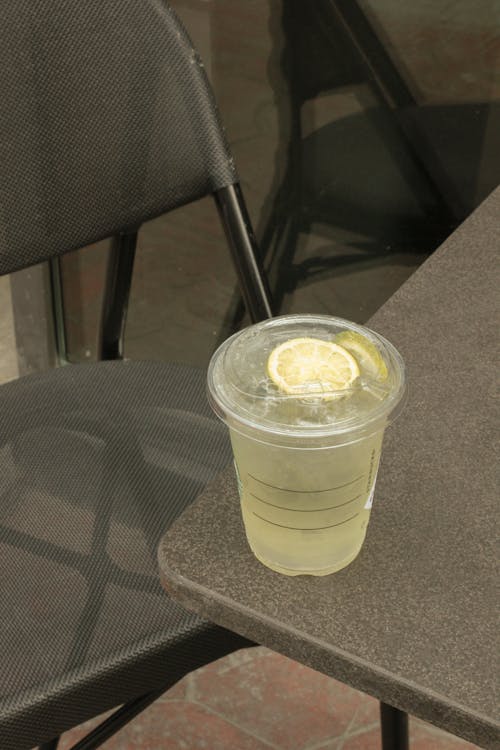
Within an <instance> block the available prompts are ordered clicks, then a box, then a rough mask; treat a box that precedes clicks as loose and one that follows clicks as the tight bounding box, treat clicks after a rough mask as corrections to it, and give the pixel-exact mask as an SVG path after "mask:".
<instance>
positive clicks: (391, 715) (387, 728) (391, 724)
mask: <svg viewBox="0 0 500 750" xmlns="http://www.w3.org/2000/svg"><path fill="white" fill-rule="evenodd" d="M380 727H381V731H382V750H408V748H409V744H408V714H406V713H405V712H404V711H400V710H399V708H394V707H393V706H388V705H387V703H382V702H381V703H380Z"/></svg>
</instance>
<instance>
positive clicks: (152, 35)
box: [0, 0, 237, 274]
mask: <svg viewBox="0 0 500 750" xmlns="http://www.w3.org/2000/svg"><path fill="white" fill-rule="evenodd" d="M0 41H1V44H0V99H1V101H2V113H1V116H0V164H1V169H0V274H2V273H8V272H10V271H14V270H16V269H19V268H22V267H24V266H28V265H31V264H33V263H36V262H39V261H41V260H45V259H47V258H49V257H51V256H54V255H58V254H61V253H63V252H66V251H67V250H71V249H75V248H78V247H82V246H84V245H87V244H90V243H91V242H94V241H96V240H98V239H102V238H104V237H108V236H111V235H113V234H116V233H117V232H118V231H120V230H125V229H133V228H136V227H137V226H138V225H140V224H141V223H142V222H143V221H145V220H147V219H149V218H152V217H154V216H158V215H160V214H162V213H164V212H165V211H168V210H170V209H172V208H174V207H176V206H179V205H182V204H183V203H186V202H189V201H192V200H195V199H197V198H200V197H202V196H204V195H207V194H208V193H211V192H213V191H214V190H217V189H219V188H221V187H224V186H226V185H230V184H233V183H235V182H236V181H237V175H236V172H235V168H234V165H233V161H232V158H231V154H230V152H229V149H228V146H227V143H226V139H225V136H224V133H223V130H222V126H221V124H220V121H219V118H218V114H217V109H216V106H215V103H214V99H213V95H212V92H211V89H210V86H209V84H208V81H207V78H206V75H205V71H204V69H203V65H202V63H201V60H200V59H199V57H198V55H197V53H196V52H195V50H194V49H193V46H192V44H191V42H190V40H189V37H188V36H187V34H186V32H185V30H184V28H183V26H182V25H181V24H180V22H179V21H178V19H177V17H176V16H175V14H174V12H173V11H172V10H171V9H170V8H169V7H168V5H167V4H166V3H165V2H163V1H162V0H85V2H82V1H81V0H3V1H2V3H1V4H0Z"/></svg>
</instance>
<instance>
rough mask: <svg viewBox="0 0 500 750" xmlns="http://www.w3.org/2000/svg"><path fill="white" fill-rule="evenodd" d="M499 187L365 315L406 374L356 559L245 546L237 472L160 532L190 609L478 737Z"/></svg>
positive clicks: (489, 559)
mask: <svg viewBox="0 0 500 750" xmlns="http://www.w3.org/2000/svg"><path fill="white" fill-rule="evenodd" d="M499 240H500V189H497V190H496V191H495V192H494V193H493V194H492V195H491V196H490V197H489V198H488V199H487V200H486V201H485V202H484V203H483V204H482V205H481V206H480V207H479V209H478V210H477V211H475V213H474V214H473V215H472V216H471V217H469V219H468V220H467V221H466V222H464V224H463V225H462V226H461V227H460V228H459V229H458V230H457V231H456V232H455V233H454V234H453V235H452V236H451V237H450V238H449V239H448V240H447V241H446V242H445V243H444V245H443V246H442V247H441V248H439V249H438V250H437V251H436V252H435V253H434V254H433V256H431V257H430V258H429V259H428V260H427V261H426V262H425V263H424V264H423V265H422V266H421V267H420V268H419V270H418V271H417V272H416V273H415V274H414V275H413V276H412V277H411V278H410V279H409V280H408V282H407V283H406V284H404V285H403V286H402V287H401V288H400V289H399V290H398V292H397V293H396V294H395V295H394V296H393V297H392V298H391V299H390V300H389V301H388V302H387V303H386V304H385V305H384V306H383V307H382V308H381V309H380V310H379V311H378V312H377V314H376V315H375V316H374V317H373V318H372V319H371V321H370V326H371V327H372V328H374V329H375V330H377V331H379V332H380V333H382V334H383V335H385V336H386V337H387V338H388V339H389V340H390V341H392V342H393V343H394V344H395V345H396V347H397V348H398V349H399V350H400V352H401V354H402V355H403V357H404V359H405V361H406V364H407V369H408V380H409V397H408V403H407V405H406V408H405V410H404V412H403V413H402V415H401V416H400V417H399V419H398V420H397V421H396V423H395V424H394V425H393V426H392V427H391V428H389V430H388V432H387V435H386V439H385V442H384V450H383V458H382V464H381V468H380V471H379V478H378V482H377V488H376V493H375V501H374V507H373V512H372V517H371V521H370V525H369V529H368V534H367V538H366V542H365V544H364V547H363V549H362V551H361V553H360V555H359V557H358V558H357V559H356V560H355V561H354V562H353V563H352V564H351V565H350V566H348V567H347V568H345V569H344V570H343V571H340V572H339V573H336V574H334V575H331V576H326V577H324V578H312V577H309V576H300V577H296V578H288V577H286V576H282V575H279V574H277V573H274V572H273V571H271V570H268V569H267V568H265V567H264V566H263V565H261V564H260V563H259V562H258V561H257V560H256V559H255V558H254V557H253V555H252V553H251V552H250V550H249V548H248V546H247V544H246V539H245V535H244V531H243V526H242V522H241V519H240V511H239V503H238V494H237V489H236V484H235V478H234V475H233V470H232V469H231V468H229V469H228V471H227V472H226V473H225V474H224V475H223V476H221V477H220V478H219V479H218V480H216V482H215V483H213V484H212V485H211V486H210V487H208V488H207V490H206V491H205V493H204V494H203V495H202V496H201V497H200V498H199V500H197V501H196V502H195V504H194V505H193V506H192V507H191V508H190V509H189V510H188V511H187V512H186V513H185V514H184V515H183V516H182V517H181V518H180V519H179V520H178V521H177V523H176V524H175V525H174V526H173V527H172V528H171V529H170V530H169V532H168V533H167V534H166V536H165V537H164V539H163V541H162V543H161V546H160V550H159V560H160V569H161V574H162V580H163V583H164V585H165V587H166V588H167V590H168V591H169V592H170V593H171V595H172V596H174V597H175V598H177V599H178V600H179V601H180V602H181V603H182V604H184V606H186V607H187V608H189V609H193V610H195V611H197V612H199V613H200V614H201V615H203V616H205V617H206V618H208V619H210V620H212V621H213V622H215V623H218V624H220V625H223V626H224V627H226V628H229V629H232V630H234V631H236V632H238V633H240V634H242V635H244V636H247V637H248V638H250V639H252V640H254V641H256V642H258V643H260V644H263V645H266V646H268V647H269V648H271V649H274V650H275V651H279V652H281V653H283V654H286V655H287V656H290V657H292V658H294V659H296V660H297V661H300V662H302V663H304V664H307V665H309V666H311V667H313V668H315V669H317V670H319V671H321V672H324V673H325V674H328V675H331V676H333V677H335V678H337V679H339V680H341V681H343V682H345V683H347V684H349V685H352V686H353V687H355V688H358V689H360V690H363V691H365V692H366V693H369V694H371V695H373V696H375V697H377V698H380V699H381V700H383V701H385V702H387V703H389V704H391V705H393V706H396V707H398V708H401V709H403V710H405V711H408V712H409V713H411V714H413V715H415V716H419V717H421V718H423V719H425V720H427V721H430V722H432V723H434V724H435V725H437V726H440V727H442V728H443V729H446V730H448V731H450V732H453V733H455V734H457V735H459V736H461V737H464V738H466V739H469V740H470V741H472V742H475V743H476V744H478V745H480V746H482V747H486V748H498V747H500V729H499V723H498V721H497V719H496V718H495V715H496V710H497V706H496V701H495V685H496V672H497V670H496V665H497V663H498V662H497V659H496V648H495V646H496V644H497V643H498V641H497V636H496V632H495V626H494V620H495V609H496V605H495V594H496V586H495V583H496V582H495V549H494V526H495V523H494V521H495V515H496V499H497V491H496V476H495V473H496V461H495V455H494V441H495V435H494V424H493V423H494V420H493V410H494V387H495V375H496V370H495V368H494V366H493V350H494V347H495V342H496V340H497V336H498V323H497V319H498V315H495V312H498V308H497V307H496V306H495V293H496V289H497V287H498V284H496V283H495V252H496V250H497V248H498V245H499Z"/></svg>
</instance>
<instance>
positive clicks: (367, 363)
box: [335, 331, 389, 380]
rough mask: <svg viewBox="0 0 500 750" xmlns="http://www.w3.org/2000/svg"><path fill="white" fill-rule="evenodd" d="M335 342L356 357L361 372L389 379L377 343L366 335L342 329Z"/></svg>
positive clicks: (378, 378)
mask: <svg viewBox="0 0 500 750" xmlns="http://www.w3.org/2000/svg"><path fill="white" fill-rule="evenodd" d="M335 342H336V343H337V344H339V345H340V346H342V347H343V348H344V349H347V351H348V352H350V353H351V354H352V355H353V356H354V357H355V358H356V360H357V361H358V363H359V366H360V368H361V372H363V373H366V374H367V375H371V376H372V377H374V378H376V379H377V380H387V377H388V375H389V373H388V371H387V365H386V364H385V362H384V359H383V357H382V355H381V354H380V352H379V350H378V349H377V347H376V346H375V344H373V343H372V342H371V341H370V340H369V339H367V338H366V337H365V336H362V335H361V334H360V333H357V332H356V331H342V333H339V334H338V336H335Z"/></svg>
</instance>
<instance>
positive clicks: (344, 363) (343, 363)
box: [267, 338, 359, 398]
mask: <svg viewBox="0 0 500 750" xmlns="http://www.w3.org/2000/svg"><path fill="white" fill-rule="evenodd" d="M267 373H268V375H269V377H270V378H271V380H272V381H273V383H274V384H275V385H277V386H278V388H280V389H281V390H282V391H284V392H285V393H289V394H291V395H295V396H297V395H311V394H314V395H316V394H319V395H321V394H324V396H323V397H324V398H332V395H331V393H329V392H331V391H342V390H345V389H346V388H349V386H350V385H351V384H352V383H353V381H354V380H355V379H356V378H357V377H359V367H358V364H357V362H356V360H355V359H354V357H353V356H352V354H350V353H349V352H348V351H347V350H346V349H344V348H343V347H342V346H339V345H338V344H336V343H334V342H332V341H323V339H315V338H297V339H289V340H288V341H285V342H284V343H283V344H280V346H277V347H276V349H273V351H272V352H271V354H270V355H269V359H268V361H267Z"/></svg>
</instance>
